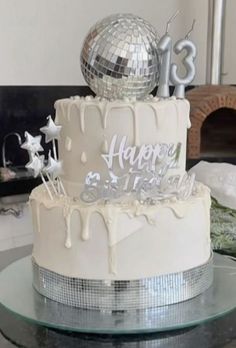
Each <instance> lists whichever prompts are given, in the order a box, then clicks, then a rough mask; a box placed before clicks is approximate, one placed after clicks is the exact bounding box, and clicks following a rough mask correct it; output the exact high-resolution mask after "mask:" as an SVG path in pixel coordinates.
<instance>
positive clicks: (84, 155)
mask: <svg viewBox="0 0 236 348" xmlns="http://www.w3.org/2000/svg"><path fill="white" fill-rule="evenodd" d="M80 161H81V163H83V164H85V163H86V162H87V156H86V153H85V151H83V152H82V154H81V157H80Z"/></svg>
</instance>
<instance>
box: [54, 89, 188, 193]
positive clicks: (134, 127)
mask: <svg viewBox="0 0 236 348" xmlns="http://www.w3.org/2000/svg"><path fill="white" fill-rule="evenodd" d="M55 109H56V123H57V124H60V125H61V126H62V131H61V137H60V139H59V157H60V159H61V160H62V161H63V171H64V174H63V176H62V179H63V182H64V185H65V187H66V190H67V192H68V194H69V195H70V196H74V197H77V196H79V194H80V192H81V189H82V187H83V185H84V181H85V177H86V175H87V174H88V172H90V171H94V172H98V173H99V174H100V175H101V177H103V178H106V176H107V174H108V169H107V165H106V162H105V160H104V159H103V158H102V156H101V155H102V154H106V153H108V151H109V148H110V144H111V141H112V138H113V137H114V135H117V138H116V144H115V151H116V152H117V153H118V152H119V150H121V149H120V144H121V141H122V138H123V137H126V139H125V140H126V142H125V146H136V147H140V146H141V145H143V144H152V145H155V144H166V145H170V146H172V145H174V147H177V146H178V144H179V145H180V144H181V148H180V155H179V158H178V164H177V166H176V168H174V169H171V174H180V175H183V174H184V172H185V162H186V137H187V128H189V127H190V120H189V103H188V101H187V100H185V99H176V98H174V97H171V98H169V99H158V98H156V97H154V98H152V97H151V96H150V97H148V98H147V99H146V100H144V101H133V100H128V99H127V100H116V101H107V100H104V99H101V98H98V97H95V98H93V97H91V96H88V97H85V98H83V97H72V98H68V99H61V100H58V101H56V103H55ZM123 140H124V138H123ZM125 169H127V168H125ZM113 171H114V172H117V171H120V167H119V164H118V163H117V162H114V165H113Z"/></svg>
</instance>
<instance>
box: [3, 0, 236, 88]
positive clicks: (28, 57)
mask: <svg viewBox="0 0 236 348" xmlns="http://www.w3.org/2000/svg"><path fill="white" fill-rule="evenodd" d="M207 5H208V1H207V0H165V1H164V0H142V1H141V0H119V1H117V0H97V1H95V0H94V1H91V0H0V85H81V84H85V82H84V79H83V77H82V74H81V72H80V64H79V55H80V49H81V45H82V42H83V39H84V37H85V35H86V33H87V31H88V29H89V28H90V26H91V25H93V24H94V23H95V22H96V21H97V20H98V19H101V18H103V17H105V16H107V15H109V14H112V13H117V12H123V13H124V12H132V13H134V14H137V15H140V16H142V17H143V18H145V19H147V20H148V21H150V22H151V23H152V24H153V25H154V26H155V27H156V28H157V30H158V32H159V33H160V34H162V33H163V32H164V29H165V25H166V22H167V20H168V18H169V17H170V16H171V15H172V14H173V13H174V12H175V11H176V10H177V9H179V10H180V11H181V13H180V15H179V16H178V17H177V18H176V20H175V22H174V23H173V25H172V27H171V29H170V33H171V35H172V36H173V40H174V41H175V40H176V39H178V38H181V37H183V36H185V34H186V32H187V31H188V30H189V28H190V27H191V24H192V20H193V18H195V19H196V21H197V22H196V25H195V29H194V32H193V34H192V39H193V41H194V42H195V43H196V45H197V47H198V58H197V61H196V66H197V75H196V78H195V81H194V83H195V84H201V83H204V82H205V66H206V37H207ZM227 7H229V9H228V11H227V30H226V34H228V35H226V36H227V39H226V59H225V71H228V72H229V75H228V76H227V77H226V79H225V81H226V82H227V83H236V69H235V68H234V61H235V56H236V50H235V47H234V40H235V38H236V35H233V32H234V25H235V24H234V14H235V10H236V1H235V0H228V5H227ZM229 52H230V54H229Z"/></svg>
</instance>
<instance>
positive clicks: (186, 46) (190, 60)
mask: <svg viewBox="0 0 236 348" xmlns="http://www.w3.org/2000/svg"><path fill="white" fill-rule="evenodd" d="M194 25H195V19H194V20H193V23H192V27H191V29H190V30H189V31H188V33H187V34H186V36H185V38H184V39H181V40H178V41H177V42H176V44H175V46H174V52H175V53H176V54H179V53H181V52H182V51H183V50H186V52H187V55H186V56H185V57H184V58H183V61H182V63H183V65H184V67H185V70H186V75H185V77H183V78H181V77H179V76H178V74H177V69H178V68H177V65H176V64H175V63H173V64H172V65H171V72H170V79H171V82H172V83H173V84H174V85H175V90H174V95H175V96H176V98H180V99H183V98H184V96H185V86H187V85H189V84H190V83H191V82H192V81H193V79H194V76H195V65H194V60H195V58H196V54H197V50H196V46H195V45H194V43H193V42H192V41H190V40H189V39H188V38H189V36H190V34H191V33H192V31H193V29H194Z"/></svg>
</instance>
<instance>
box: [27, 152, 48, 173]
mask: <svg viewBox="0 0 236 348" xmlns="http://www.w3.org/2000/svg"><path fill="white" fill-rule="evenodd" d="M25 167H26V168H27V169H31V170H32V171H33V173H34V178H36V177H37V176H38V175H39V174H40V173H41V171H42V170H43V167H44V156H36V155H34V154H33V155H32V156H31V159H30V161H29V162H28V163H27V164H26V165H25Z"/></svg>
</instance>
